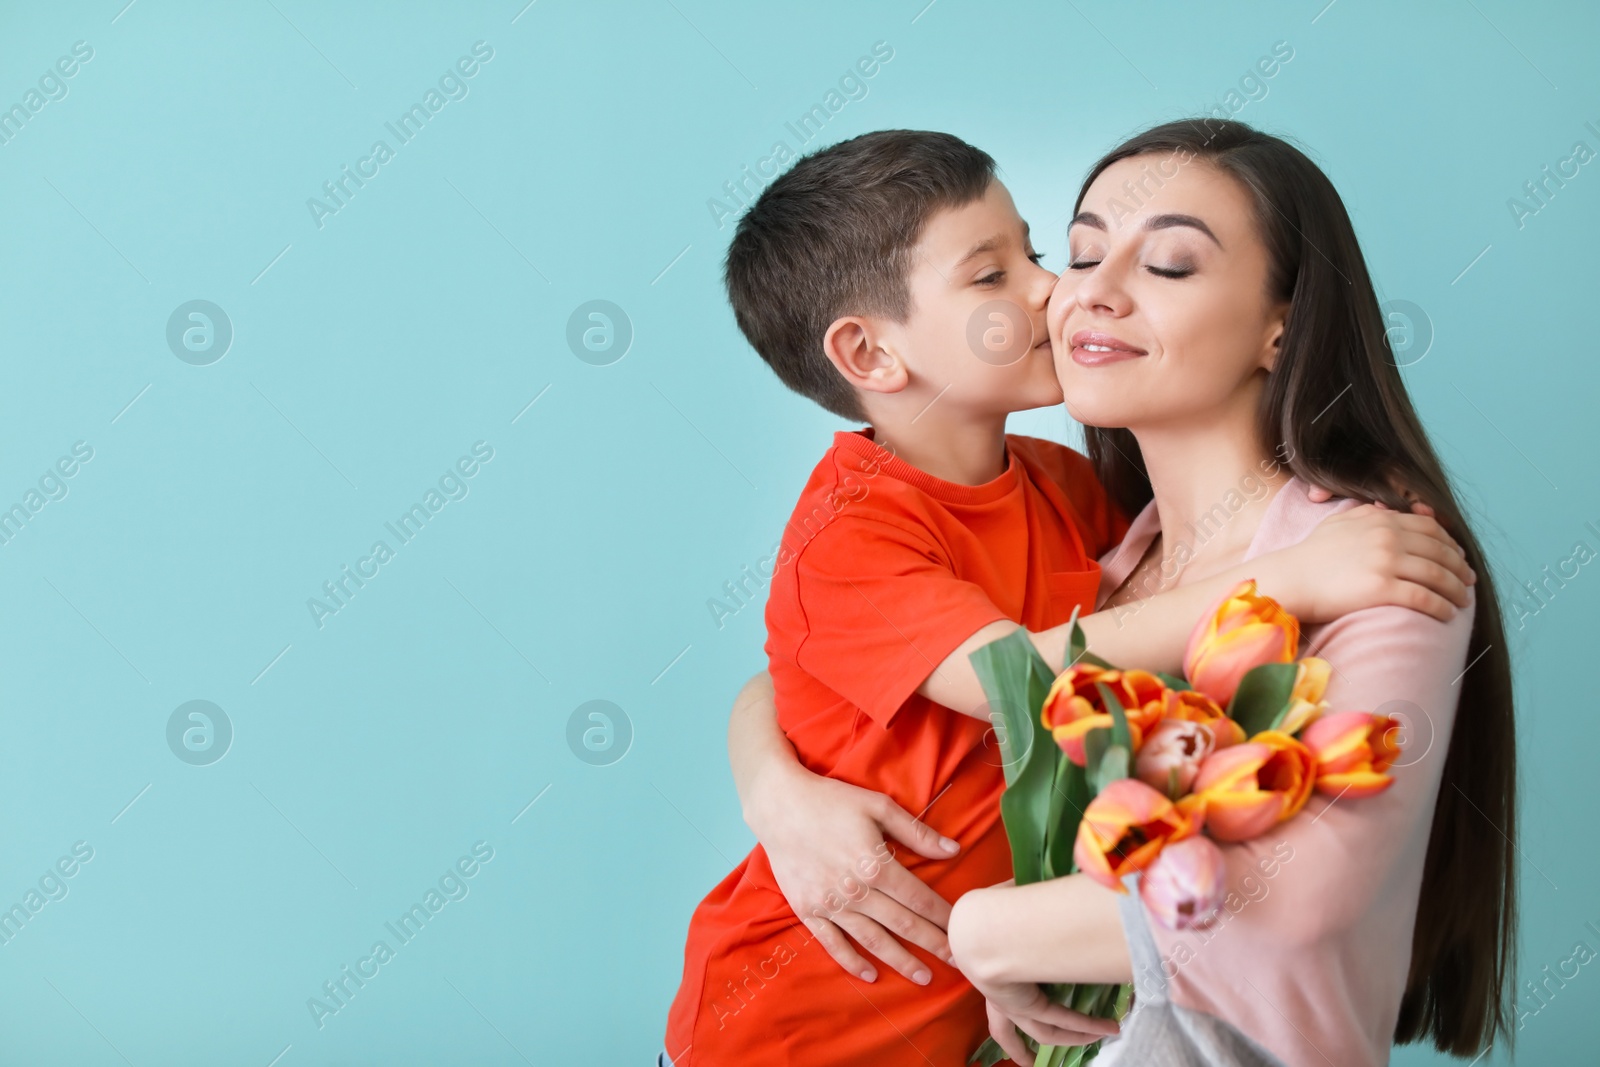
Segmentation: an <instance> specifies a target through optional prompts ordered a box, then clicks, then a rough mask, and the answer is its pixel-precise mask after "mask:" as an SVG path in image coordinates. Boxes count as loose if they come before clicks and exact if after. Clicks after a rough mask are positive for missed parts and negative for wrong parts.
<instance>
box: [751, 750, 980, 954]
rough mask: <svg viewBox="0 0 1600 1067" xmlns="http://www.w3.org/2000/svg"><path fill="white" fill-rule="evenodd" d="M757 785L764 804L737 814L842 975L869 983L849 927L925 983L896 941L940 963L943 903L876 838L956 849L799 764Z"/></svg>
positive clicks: (946, 908) (938, 850)
mask: <svg viewBox="0 0 1600 1067" xmlns="http://www.w3.org/2000/svg"><path fill="white" fill-rule="evenodd" d="M764 789H765V792H766V793H767V798H766V799H767V803H765V804H764V805H761V806H760V808H759V811H758V812H756V813H754V814H753V815H752V816H751V817H749V818H747V820H746V821H747V822H750V824H751V825H750V828H751V829H752V830H753V831H754V832H755V835H756V837H757V839H758V840H760V842H761V845H762V847H763V848H765V849H766V852H767V858H768V859H769V860H770V861H771V864H772V874H773V877H774V878H775V879H776V880H777V883H778V888H779V889H780V890H782V892H783V895H784V899H786V900H787V901H788V902H789V906H790V907H791V908H793V909H794V913H795V914H796V915H797V916H799V917H800V918H801V920H802V921H803V922H804V923H805V924H806V927H807V928H808V929H809V930H810V931H811V932H812V934H813V936H815V937H816V939H817V940H818V941H820V942H822V947H823V948H824V949H826V950H827V952H828V955H830V956H832V957H833V958H834V960H835V961H836V962H837V963H838V964H839V966H841V967H843V968H844V969H845V970H847V971H849V972H850V973H851V974H855V975H859V976H860V977H861V978H863V979H865V980H866V981H868V982H873V981H876V980H877V977H878V974H877V969H876V968H875V967H873V965H872V964H871V963H870V962H868V961H867V960H866V959H865V958H864V957H863V956H862V955H861V954H860V953H859V952H857V951H856V949H855V946H854V945H852V944H851V943H850V939H849V938H847V937H845V934H849V935H850V938H854V939H855V941H856V943H857V944H859V945H860V946H861V947H862V948H864V949H866V950H867V951H868V952H870V953H871V954H872V955H874V956H876V957H877V958H878V959H879V960H881V961H883V962H884V963H885V964H887V965H888V966H890V967H892V968H894V969H895V970H896V971H899V972H900V973H901V974H903V975H905V976H906V977H907V978H909V979H911V980H912V981H913V982H916V983H917V984H919V985H926V984H927V983H928V982H930V981H932V979H933V975H932V974H931V973H930V972H929V971H928V966H927V964H925V963H923V961H922V960H920V959H918V958H917V957H916V956H914V955H912V954H911V953H910V952H909V951H907V950H906V948H905V946H904V945H902V944H901V941H909V942H910V943H912V944H914V945H918V946H920V947H921V948H923V949H926V950H927V951H928V952H931V953H932V954H933V955H934V956H935V957H936V958H938V959H941V960H944V961H945V962H947V963H948V962H949V960H950V943H949V941H948V940H947V939H946V937H945V927H946V926H947V925H948V924H949V922H950V904H949V902H948V901H946V900H945V899H944V898H943V897H941V896H939V894H937V893H935V892H934V891H933V890H932V889H929V888H928V887H927V885H925V884H924V883H923V882H922V880H921V879H919V878H918V877H917V876H916V875H914V874H912V873H911V872H910V871H908V870H906V869H905V868H904V867H903V866H901V865H900V863H899V862H898V861H897V860H895V858H894V854H893V852H892V851H891V850H890V847H889V845H888V843H887V842H886V841H885V837H890V838H893V839H894V840H896V841H899V842H900V843H902V844H904V845H905V846H906V847H908V848H910V849H911V850H912V851H914V852H916V853H918V854H919V855H922V856H926V857H927V858H929V859H949V858H950V857H951V856H953V855H955V854H956V853H957V852H958V851H959V850H960V847H961V846H960V845H959V844H957V843H956V842H954V841H951V840H950V839H949V838H945V837H942V836H940V835H939V834H938V833H937V832H935V831H934V830H933V829H932V828H931V827H929V826H928V825H927V824H926V823H923V822H920V821H918V820H917V819H916V818H914V817H913V816H911V815H910V814H909V813H908V812H907V811H906V810H905V809H904V808H902V807H900V806H899V805H898V804H896V803H895V802H894V801H892V800H890V799H889V798H888V797H887V796H885V795H884V794H882V793H874V792H872V791H871V790H867V789H862V788H859V787H857V786H853V785H850V784H848V783H846V782H838V781H835V780H833V779H831V778H825V777H822V776H821V775H817V774H812V773H811V772H810V771H808V770H806V769H805V768H803V767H800V766H798V765H794V766H793V768H792V771H788V772H785V774H784V776H783V777H782V778H781V779H778V780H775V781H772V782H771V783H770V784H768V785H766V786H765V787H764ZM758 824H759V825H758ZM946 842H947V843H948V844H945V843H946Z"/></svg>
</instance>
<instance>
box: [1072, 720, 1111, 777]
mask: <svg viewBox="0 0 1600 1067" xmlns="http://www.w3.org/2000/svg"><path fill="white" fill-rule="evenodd" d="M1110 747H1111V731H1110V730H1109V729H1107V728H1106V727H1104V726H1096V727H1095V728H1094V729H1092V730H1090V731H1089V732H1088V733H1086V734H1084V735H1083V769H1084V773H1085V774H1086V775H1087V776H1088V778H1089V781H1091V782H1093V781H1095V780H1096V779H1097V777H1098V776H1099V774H1100V760H1101V759H1103V758H1104V757H1105V754H1106V749H1108V748H1110ZM1069 762H1070V761H1069Z"/></svg>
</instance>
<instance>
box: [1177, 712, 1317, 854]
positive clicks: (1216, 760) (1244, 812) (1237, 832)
mask: <svg viewBox="0 0 1600 1067" xmlns="http://www.w3.org/2000/svg"><path fill="white" fill-rule="evenodd" d="M1315 767H1316V762H1315V759H1314V758H1313V756H1312V755H1311V750H1310V749H1309V748H1307V747H1306V746H1305V745H1304V744H1302V743H1300V742H1299V741H1297V740H1296V739H1294V738H1292V737H1290V736H1289V735H1288V734H1286V733H1282V732H1280V731H1278V730H1263V731H1261V732H1260V733H1258V734H1256V735H1255V736H1254V737H1252V738H1251V739H1250V740H1248V741H1246V742H1245V743H1244V744H1242V745H1233V746H1231V747H1229V748H1225V749H1223V750H1222V751H1220V752H1213V753H1212V754H1211V755H1210V756H1207V757H1206V759H1205V762H1204V763H1202V764H1200V773H1199V775H1198V776H1196V778H1195V780H1194V794H1195V796H1197V797H1199V798H1201V800H1202V801H1203V802H1204V804H1205V813H1206V829H1207V830H1208V831H1210V833H1211V836H1212V837H1214V838H1216V839H1217V840H1218V841H1245V840H1248V839H1250V838H1252V837H1255V836H1257V835H1259V834H1263V833H1265V832H1266V831H1267V830H1269V829H1271V828H1272V826H1273V825H1275V824H1276V823H1280V822H1282V821H1283V820H1284V819H1287V818H1289V817H1291V816H1293V815H1294V814H1295V813H1296V812H1298V811H1299V810H1300V809H1301V808H1302V807H1304V806H1305V802H1306V799H1307V798H1308V797H1310V796H1311V789H1312V786H1313V785H1314V784H1315V777H1314V773H1315Z"/></svg>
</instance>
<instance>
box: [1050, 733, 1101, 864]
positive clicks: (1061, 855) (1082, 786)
mask: <svg viewBox="0 0 1600 1067" xmlns="http://www.w3.org/2000/svg"><path fill="white" fill-rule="evenodd" d="M1093 795H1094V793H1093V791H1092V790H1091V789H1090V788H1089V779H1088V775H1087V774H1086V772H1085V771H1084V769H1083V768H1082V767H1080V766H1078V765H1077V764H1076V763H1073V762H1072V761H1071V760H1069V759H1067V758H1066V757H1065V756H1062V757H1061V759H1060V762H1058V763H1057V764H1056V779H1055V784H1054V786H1053V787H1052V789H1051V793H1050V814H1049V826H1050V831H1049V840H1048V841H1047V842H1046V845H1045V867H1046V869H1048V870H1049V871H1050V873H1049V874H1047V875H1045V877H1046V878H1059V877H1061V876H1062V875H1065V874H1071V873H1072V869H1073V861H1072V848H1073V845H1074V844H1076V843H1077V840H1078V824H1079V823H1081V822H1082V821H1083V809H1084V808H1086V807H1088V806H1089V800H1090V798H1091V797H1092V796H1093Z"/></svg>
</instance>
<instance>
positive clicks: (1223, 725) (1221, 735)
mask: <svg viewBox="0 0 1600 1067" xmlns="http://www.w3.org/2000/svg"><path fill="white" fill-rule="evenodd" d="M1162 714H1163V717H1165V718H1168V719H1182V720H1183V721H1185V722H1197V723H1200V724H1201V725H1202V726H1205V727H1206V728H1208V729H1209V730H1210V731H1211V737H1212V739H1213V740H1214V741H1215V742H1216V743H1215V745H1214V746H1213V747H1214V748H1227V747H1228V746H1229V745H1237V744H1239V743H1240V742H1242V741H1243V740H1244V727H1242V726H1240V725H1239V724H1238V723H1236V722H1234V721H1233V720H1232V719H1230V718H1228V713H1227V712H1225V711H1223V710H1222V708H1221V707H1219V706H1218V705H1217V702H1216V701H1215V700H1212V699H1211V698H1210V697H1208V696H1206V695H1205V694H1204V693H1196V692H1194V691H1193V690H1185V689H1169V690H1168V691H1167V704H1166V707H1165V708H1164V709H1163V711H1162Z"/></svg>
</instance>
